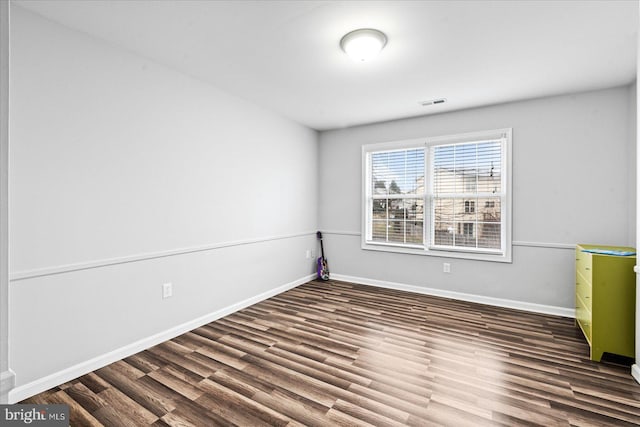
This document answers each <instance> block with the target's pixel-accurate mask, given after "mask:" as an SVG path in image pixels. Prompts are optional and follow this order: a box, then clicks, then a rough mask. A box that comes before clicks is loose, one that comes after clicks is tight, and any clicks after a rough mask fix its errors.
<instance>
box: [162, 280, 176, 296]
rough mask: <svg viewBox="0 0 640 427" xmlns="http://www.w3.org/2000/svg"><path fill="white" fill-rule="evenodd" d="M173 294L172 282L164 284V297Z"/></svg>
mask: <svg viewBox="0 0 640 427" xmlns="http://www.w3.org/2000/svg"><path fill="white" fill-rule="evenodd" d="M171 296H173V285H172V284H171V283H163V284H162V299H165V298H169V297H171Z"/></svg>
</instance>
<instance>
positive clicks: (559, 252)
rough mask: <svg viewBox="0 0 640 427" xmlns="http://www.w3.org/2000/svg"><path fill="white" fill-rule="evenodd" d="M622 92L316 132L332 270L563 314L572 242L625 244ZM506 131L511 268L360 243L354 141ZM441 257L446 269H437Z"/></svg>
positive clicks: (569, 294)
mask: <svg viewBox="0 0 640 427" xmlns="http://www.w3.org/2000/svg"><path fill="white" fill-rule="evenodd" d="M523 84H526V83H525V82H523ZM631 92H632V89H631V88H630V87H620V88H614V89H609V90H602V91H596V92H589V93H582V94H575V95H568V96H558V97H552V98H543V99H536V100H530V101H523V102H515V103H510V104H503V105H496V106H490V107H485V108H478V109H472V110H465V111H459V112H453V113H445V114H439V115H432V116H424V117H419V118H413V119H406V120H399V121H393V122H387V123H379V124H373V125H368V126H360V127H355V128H348V129H342V130H335V131H328V132H323V133H321V135H320V213H319V217H320V229H321V230H323V231H324V232H325V233H326V234H327V239H326V249H327V251H328V254H327V255H328V258H329V260H330V261H331V268H332V272H333V273H337V274H339V275H343V276H346V277H349V278H359V279H365V280H363V281H364V282H367V281H373V282H378V283H382V284H385V283H388V282H390V283H391V284H403V285H411V286H413V287H414V288H415V289H418V290H419V289H421V288H423V289H424V288H434V289H436V290H442V291H446V292H456V293H463V294H471V295H476V296H483V297H489V298H498V299H505V300H513V301H518V302H524V303H528V304H540V305H543V306H546V307H547V308H552V310H551V312H554V310H553V308H554V307H555V308H559V309H561V310H559V311H557V312H565V313H571V311H572V310H573V307H574V301H573V300H574V286H575V285H574V253H573V249H572V248H573V245H574V244H575V243H580V242H582V243H592V242H593V243H599V244H616V245H627V244H633V236H634V232H633V231H632V228H633V227H632V226H631V225H630V222H631V221H629V217H630V215H631V213H630V212H631V209H633V208H632V207H631V206H630V205H631V204H635V200H632V199H630V197H629V196H630V194H634V193H631V191H632V190H631V187H630V186H631V185H632V184H631V183H630V182H629V181H630V180H629V176H630V173H631V172H630V170H629V169H630V168H631V165H632V164H633V162H629V161H628V155H629V153H630V150H631V148H630V146H631V145H632V139H631V137H630V135H629V133H630V126H629V123H628V122H629V120H630V116H629V112H628V109H629V103H630V102H631V101H630V97H631ZM505 127H511V128H513V188H514V190H513V240H514V247H513V263H511V264H504V263H493V262H482V261H465V260H455V259H444V258H438V257H433V256H419V255H402V254H391V253H383V252H376V251H365V250H362V249H361V248H360V233H359V230H360V221H361V200H362V197H361V194H360V192H361V166H360V165H361V147H362V145H363V144H369V143H376V142H383V141H393V140H401V139H410V138H419V137H423V136H438V135H447V134H458V133H464V132H472V131H480V130H488V129H498V128H505ZM443 261H446V262H449V263H451V274H444V273H443V272H442V263H443ZM562 309H564V310H562Z"/></svg>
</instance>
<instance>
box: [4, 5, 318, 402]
mask: <svg viewBox="0 0 640 427" xmlns="http://www.w3.org/2000/svg"><path fill="white" fill-rule="evenodd" d="M11 19H12V28H11V36H12V42H11V43H12V45H11V49H12V52H11V61H12V62H11V73H12V77H11V97H10V108H11V117H10V126H11V140H10V143H11V153H10V199H9V202H10V203H9V205H10V212H9V214H10V222H9V226H10V254H11V257H10V270H9V271H10V279H11V280H10V285H9V290H10V366H11V368H12V369H13V370H14V371H15V373H16V385H17V386H18V387H17V389H16V390H14V392H12V394H10V397H12V398H13V400H15V399H19V398H23V397H26V395H28V394H30V393H33V392H37V391H40V389H43V387H46V386H51V385H53V384H55V383H56V381H58V382H59V380H60V379H61V378H64V377H65V375H66V376H70V375H71V376H73V374H77V373H78V372H79V371H81V370H82V369H85V368H86V369H85V370H89V368H92V367H94V365H95V364H96V363H102V362H105V361H107V359H108V357H106V356H105V355H109V354H111V356H113V357H115V356H116V355H119V356H122V354H123V353H126V352H127V351H130V350H132V349H134V348H135V347H136V346H140V345H142V344H141V343H143V344H144V343H146V344H148V343H149V342H150V341H149V337H154V336H160V335H162V334H163V333H165V335H166V334H167V333H171V332H173V333H175V332H176V331H177V329H176V328H178V329H179V328H180V325H188V324H189V325H192V326H193V322H194V321H196V322H197V321H198V319H200V320H202V319H203V318H204V317H206V316H208V315H209V316H210V315H212V313H213V314H215V313H221V312H224V311H225V310H228V309H229V308H230V307H237V306H238V304H243V302H244V303H246V302H247V301H254V300H255V299H256V298H260V297H264V296H265V295H268V294H270V293H273V292H276V291H278V290H282V287H287V286H293V285H294V284H296V283H299V282H300V281H304V280H305V279H306V278H308V276H309V275H310V274H312V272H313V261H312V260H308V259H305V252H306V249H307V248H314V247H315V245H316V239H315V230H316V225H317V200H318V197H317V196H318V182H317V176H318V172H317V149H318V148H317V134H316V133H315V132H314V131H311V130H309V129H307V128H305V127H303V126H301V125H298V124H296V123H293V122H290V121H288V120H286V119H284V118H281V117H279V116H276V115H274V114H273V113H271V112H268V111H265V110H263V109H261V108H259V107H257V106H255V105H253V104H250V103H248V102H246V101H244V100H241V99H239V98H236V97H233V96H231V95H228V94H226V93H224V92H221V91H219V90H217V89H215V88H213V87H211V86H208V85H206V84H203V83H201V82H199V81H197V80H195V79H192V78H189V77H187V76H184V75H182V74H179V73H177V72H174V71H172V70H170V69H167V68H165V67H163V66H160V65H158V64H156V63H153V62H151V61H148V60H146V59H144V58H141V57H138V56H135V55H133V54H130V53H128V52H126V51H124V50H121V49H119V48H117V47H114V46H110V45H107V44H104V43H103V42H101V41H98V40H96V39H93V38H91V37H89V36H86V35H84V34H82V33H79V32H76V31H73V30H70V29H66V28H64V27H62V26H59V25H57V24H55V23H53V22H50V21H47V20H45V19H43V18H41V17H39V16H38V15H35V14H33V13H31V12H28V11H26V10H24V9H22V8H20V7H17V6H14V7H13V9H12V12H11ZM165 282H172V283H173V287H174V290H173V292H174V296H173V297H172V298H170V299H166V300H163V299H162V298H161V284H162V283H165ZM202 316H204V317H202ZM190 322H191V323H190ZM157 334H160V335H157ZM110 352H115V353H110ZM96 358H97V359H96ZM65 370H66V371H65Z"/></svg>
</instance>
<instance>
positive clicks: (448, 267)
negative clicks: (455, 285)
mask: <svg viewBox="0 0 640 427" xmlns="http://www.w3.org/2000/svg"><path fill="white" fill-rule="evenodd" d="M442 271H443V272H445V273H451V264H449V263H448V262H445V263H444V264H442Z"/></svg>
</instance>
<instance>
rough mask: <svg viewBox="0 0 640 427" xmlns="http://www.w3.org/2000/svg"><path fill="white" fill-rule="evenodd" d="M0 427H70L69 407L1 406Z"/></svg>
mask: <svg viewBox="0 0 640 427" xmlns="http://www.w3.org/2000/svg"><path fill="white" fill-rule="evenodd" d="M0 426H1V427H4V426H38V427H69V406H68V405H0Z"/></svg>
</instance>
